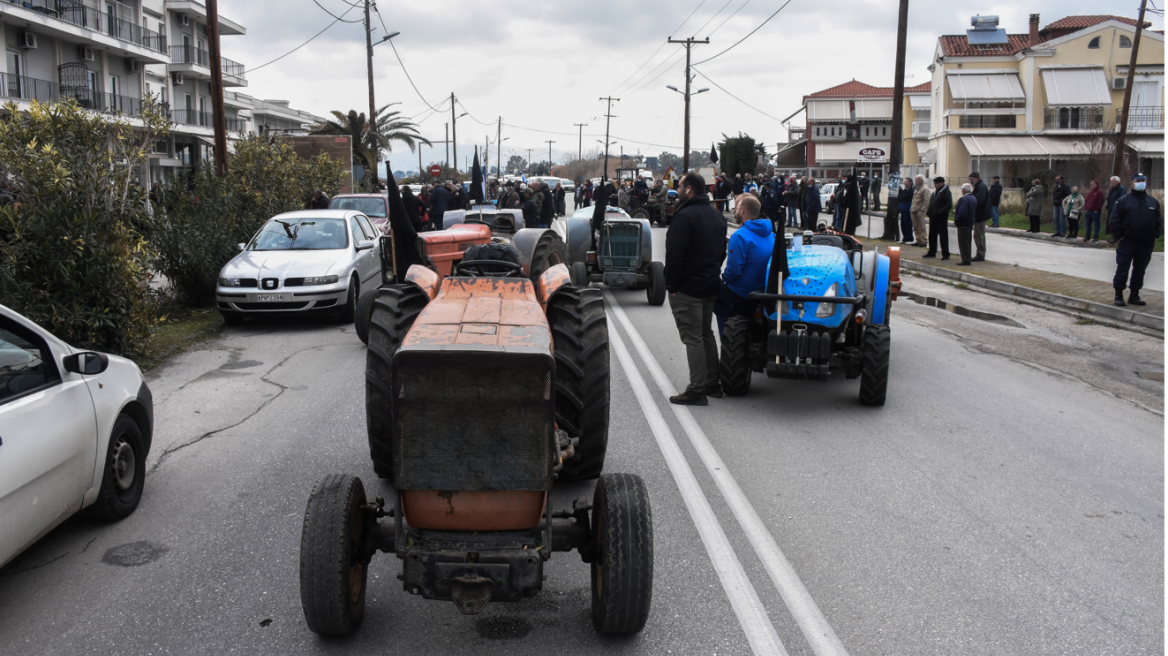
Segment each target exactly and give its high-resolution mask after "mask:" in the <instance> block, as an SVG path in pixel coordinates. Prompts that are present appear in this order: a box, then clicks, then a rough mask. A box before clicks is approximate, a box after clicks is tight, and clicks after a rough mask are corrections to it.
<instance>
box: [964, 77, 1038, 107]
mask: <svg viewBox="0 0 1168 656" xmlns="http://www.w3.org/2000/svg"><path fill="white" fill-rule="evenodd" d="M946 78H947V79H948V80H949V92H950V93H952V94H953V100H954V101H955V102H962V103H964V102H983V101H985V102H1024V101H1025V100H1026V94H1025V93H1023V91H1022V83H1021V82H1019V81H1018V75H1017V73H991V74H984V73H981V74H979V73H976V72H975V71H969V72H964V73H949V74H948V75H947V76H946Z"/></svg>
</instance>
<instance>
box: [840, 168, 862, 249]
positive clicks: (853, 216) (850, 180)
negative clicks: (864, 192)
mask: <svg viewBox="0 0 1168 656" xmlns="http://www.w3.org/2000/svg"><path fill="white" fill-rule="evenodd" d="M845 184H846V187H845V193H844V198H843V221H844V234H845V235H851V236H853V237H855V236H856V228H859V227H860V226H861V225H863V224H864V220H863V219H861V218H860V193H859V191H860V186H859V183H858V182H857V181H856V176H855V175H849V176H848V177H847V182H846V183H845Z"/></svg>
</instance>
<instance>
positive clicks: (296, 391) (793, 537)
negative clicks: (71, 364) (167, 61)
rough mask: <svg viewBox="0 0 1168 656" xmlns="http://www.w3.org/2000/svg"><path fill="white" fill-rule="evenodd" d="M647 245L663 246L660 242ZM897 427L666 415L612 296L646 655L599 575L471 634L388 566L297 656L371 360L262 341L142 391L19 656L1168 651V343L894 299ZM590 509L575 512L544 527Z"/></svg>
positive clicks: (680, 358)
mask: <svg viewBox="0 0 1168 656" xmlns="http://www.w3.org/2000/svg"><path fill="white" fill-rule="evenodd" d="M658 233H659V234H657V235H656V237H657V238H658V239H657V243H658V244H663V241H664V234H663V233H661V231H658ZM906 288H907V290H908V291H912V292H913V293H916V294H920V295H923V296H933V297H938V298H942V299H943V300H945V301H949V302H951V303H957V304H960V305H962V306H965V307H968V308H971V309H976V310H980V311H983V312H987V313H993V314H999V315H1003V316H1008V317H1010V318H1012V319H1014V320H1015V321H1017V322H1019V323H1021V324H1022V325H1023V327H1010V326H1005V325H1002V324H1000V323H995V322H992V321H982V320H977V319H971V318H968V317H964V316H959V315H957V314H954V313H950V312H946V311H944V310H939V309H937V308H933V307H927V306H924V305H919V304H917V303H914V302H912V301H909V300H905V299H902V300H900V301H898V302H897V303H896V304H895V305H894V310H893V326H894V328H893V364H892V379H891V383H890V389H889V401H888V405H887V406H885V407H884V408H880V409H873V408H866V407H862V406H860V405H859V404H858V402H857V392H858V384H857V381H847V380H834V379H833V380H832V381H830V382H827V383H817V384H810V383H805V384H800V383H795V382H788V381H775V380H768V379H766V378H765V377H764V378H756V379H755V381H754V385H753V386H752V389H751V392H750V394H749V395H747V396H746V397H742V398H725V399H713V400H711V403H710V405H709V406H707V407H702V408H693V409H677V408H675V407H673V406H670V405H669V404H668V402H667V401H666V400H665V391H667V390H668V388H669V387H671V386H676V387H681V386H683V385H684V381H685V379H686V371H685V357H684V351H683V349H682V348H681V345H680V343H679V342H678V340H677V333H676V330H675V328H674V327H673V323H672V318H671V316H670V314H669V312H668V308H652V307H649V306H648V305H647V304H646V303H645V296H644V293H643V292H631V291H614V292H612V293H611V294H610V295H608V296H607V298H608V299H609V303H610V310H609V326H610V334H611V335H612V337H611V340H612V342H613V352H612V372H613V376H612V417H611V426H612V429H611V430H612V432H611V437H610V447H609V456H608V461H607V466H606V469H607V470H608V471H625V472H633V473H637V474H640V475H641V476H642V477H644V479H645V480H646V483H647V484H648V487H649V490H650V495H651V500H652V507H653V518H654V526H655V548H656V581H655V586H654V599H653V610H652V614H651V616H650V620H649V624H648V626H647V627H646V629H645V631H644V632H642V633H641V634H640V635H638V636H635V637H631V638H624V639H611V638H603V637H600V636H598V635H596V634H595V633H594V632H593V631H592V628H591V623H590V619H589V603H590V599H589V574H588V567H587V566H586V565H585V564H583V563H581V562H580V561H579V559H578V558H577V557H575V556H574V555H573V554H556V555H555V556H554V557H553V558H552V560H551V562H550V565H549V567H548V569H547V574H548V579H547V581H546V582H545V589H544V591H543V592H542V593H541V595H539V596H538V597H535V598H533V599H530V600H527V601H524V602H521V603H517V604H502V603H497V604H492V605H488V607H487V609H486V610H485V611H484V612H483V613H482V614H481V615H479V616H477V617H464V616H461V615H459V614H458V613H457V611H456V610H455V609H454V607H453V604H451V603H449V602H429V601H424V600H422V599H420V598H417V597H413V596H411V595H408V594H406V593H404V592H403V591H402V590H401V584H400V582H398V581H397V580H396V578H395V576H396V574H397V573H398V572H399V571H400V566H399V564H398V561H397V560H396V559H395V558H393V557H392V556H386V555H379V556H378V557H377V558H375V559H374V561H373V564H372V566H371V576H370V588H369V597H368V602H367V615H366V619H365V623H364V625H363V627H362V628H361V630H360V632H359V633H358V634H357V635H356V636H354V637H353V638H350V639H345V640H324V639H320V638H318V637H317V636H315V635H314V634H312V633H311V632H309V631H308V630H307V628H306V627H305V625H304V621H303V615H302V612H301V609H300V599H299V591H298V569H297V567H298V554H299V546H300V540H299V537H300V528H301V523H302V517H303V511H304V504H305V501H306V499H307V496H308V494H309V492H310V490H311V488H312V485H313V483H314V481H315V480H317V479H318V478H319V477H321V476H322V475H325V474H327V473H332V472H350V473H353V474H357V475H359V476H360V477H361V478H362V479H363V480H364V481H365V483H366V487H367V490H368V491H369V492H370V494H371V496H373V495H377V494H381V495H387V494H388V492H389V490H388V488H387V487H386V486H384V485H383V484H382V483H380V481H378V480H377V479H376V477H375V476H374V475H373V472H372V468H371V466H370V464H369V460H368V453H367V446H366V441H365V439H366V438H365V426H364V411H363V401H364V393H363V381H362V375H363V368H364V348H363V346H362V345H361V343H360V342H359V341H358V340H357V338H356V337H355V335H353V333H352V329H351V327H338V326H337V325H336V324H335V323H328V322H323V321H304V322H290V321H269V322H257V323H249V324H247V325H246V326H244V327H243V328H239V329H227V330H226V331H225V334H224V337H223V338H222V339H219V340H217V341H215V342H212V343H209V344H206V345H204V346H203V347H201V348H200V349H199V350H197V351H193V352H191V353H188V354H185V355H183V356H181V357H179V358H177V359H176V360H175V361H173V362H172V363H171V364H170V365H168V366H166V367H164V368H162V369H160V370H158V371H156V372H154V373H153V374H152V376H151V386H152V389H153V390H154V393H155V399H156V403H157V408H158V424H159V425H158V430H157V434H156V437H155V443H154V450H153V452H152V454H151V457H150V461H149V466H150V474H149V477H148V479H147V487H146V494H145V497H144V499H143V502H142V505H141V507H140V508H139V509H138V512H137V513H135V514H134V515H133V516H132V517H130V518H128V519H127V520H125V521H122V522H120V523H118V524H114V525H101V524H96V523H92V522H90V521H88V520H85V519H81V518H78V519H74V520H71V521H69V522H67V523H66V524H65V525H63V526H62V527H61V528H59V529H58V530H56V531H54V532H53V533H51V534H50V535H49V536H47V537H46V538H45V539H43V540H41V541H40V542H39V543H38V544H36V545H34V546H33V547H32V548H30V549H29V550H28V551H27V552H26V553H25V554H24V555H23V556H22V557H20V558H19V559H18V560H17V561H15V562H13V563H11V564H10V565H9V566H8V567H6V568H5V569H4V570H0V653H4V654H30V655H32V654H97V653H102V654H106V653H118V654H206V653H247V654H249V655H259V654H330V653H354V652H355V653H367V652H376V653H415V654H416V653H433V654H526V653H531V654H537V653H538V654H549V653H551V654H593V653H597V652H600V651H604V652H606V653H607V652H612V653H627V654H668V653H673V654H750V653H783V652H784V651H785V652H786V653H789V654H813V653H814V654H817V656H823V655H826V654H840V653H850V654H889V655H902V654H989V653H993V654H1020V653H1025V654H1093V655H1094V654H1144V653H1148V654H1152V653H1163V651H1164V624H1163V617H1164V512H1163V509H1164V449H1163V434H1164V421H1163V383H1162V382H1158V381H1154V380H1147V379H1144V378H1140V377H1139V376H1137V372H1161V373H1162V372H1163V358H1164V352H1163V340H1162V338H1156V337H1147V336H1144V335H1141V334H1138V333H1135V332H1129V331H1122V330H1117V329H1113V328H1109V327H1106V326H1101V325H1081V324H1078V323H1076V321H1075V319H1074V318H1072V317H1068V316H1066V315H1062V314H1059V313H1055V312H1048V311H1044V310H1039V309H1036V308H1033V307H1031V306H1026V305H1018V304H1016V303H1014V302H1012V301H1009V300H1005V299H999V298H996V297H993V296H987V295H984V294H979V293H975V292H972V291H966V290H959V289H956V288H953V287H951V286H947V285H944V284H940V283H934V282H929V281H925V280H922V279H919V278H907V279H906ZM590 493H591V485H590V484H577V485H571V486H562V487H558V488H557V490H556V492H555V497H556V499H557V505H567V503H568V501H569V500H571V499H573V498H576V497H578V496H581V495H583V494H590Z"/></svg>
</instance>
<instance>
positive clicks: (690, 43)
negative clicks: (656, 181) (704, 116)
mask: <svg viewBox="0 0 1168 656" xmlns="http://www.w3.org/2000/svg"><path fill="white" fill-rule="evenodd" d="M906 1H907V0H906ZM709 42H710V38H709V37H706V38H705V39H704V40H702V41H698V40H697V39H695V38H693V37H692V36H691V37H690V38H688V39H684V40H675V39H673V38H672V37H671V38H670V39H669V43H680V44H683V45H684V46H685V142H684V145H683V146H682V148H684V151H683V152H682V153H681V168H682V175H685V173H687V172H689V97H690V92H689V85H690V82H692V81H693V79H692V77H691V76H690V73H689V67H690V64H689V59H690V52H691V51H692V50H693V47H694V45H695V44H699V43H700V44H708V43H709Z"/></svg>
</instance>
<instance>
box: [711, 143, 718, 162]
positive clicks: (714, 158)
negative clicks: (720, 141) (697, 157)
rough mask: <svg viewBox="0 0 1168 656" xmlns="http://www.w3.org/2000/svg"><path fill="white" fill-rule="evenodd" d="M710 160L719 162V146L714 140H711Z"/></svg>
mask: <svg viewBox="0 0 1168 656" xmlns="http://www.w3.org/2000/svg"><path fill="white" fill-rule="evenodd" d="M710 162H712V163H714V164H717V163H718V148H717V146H716V145H715V144H714V143H713V142H710Z"/></svg>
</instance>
